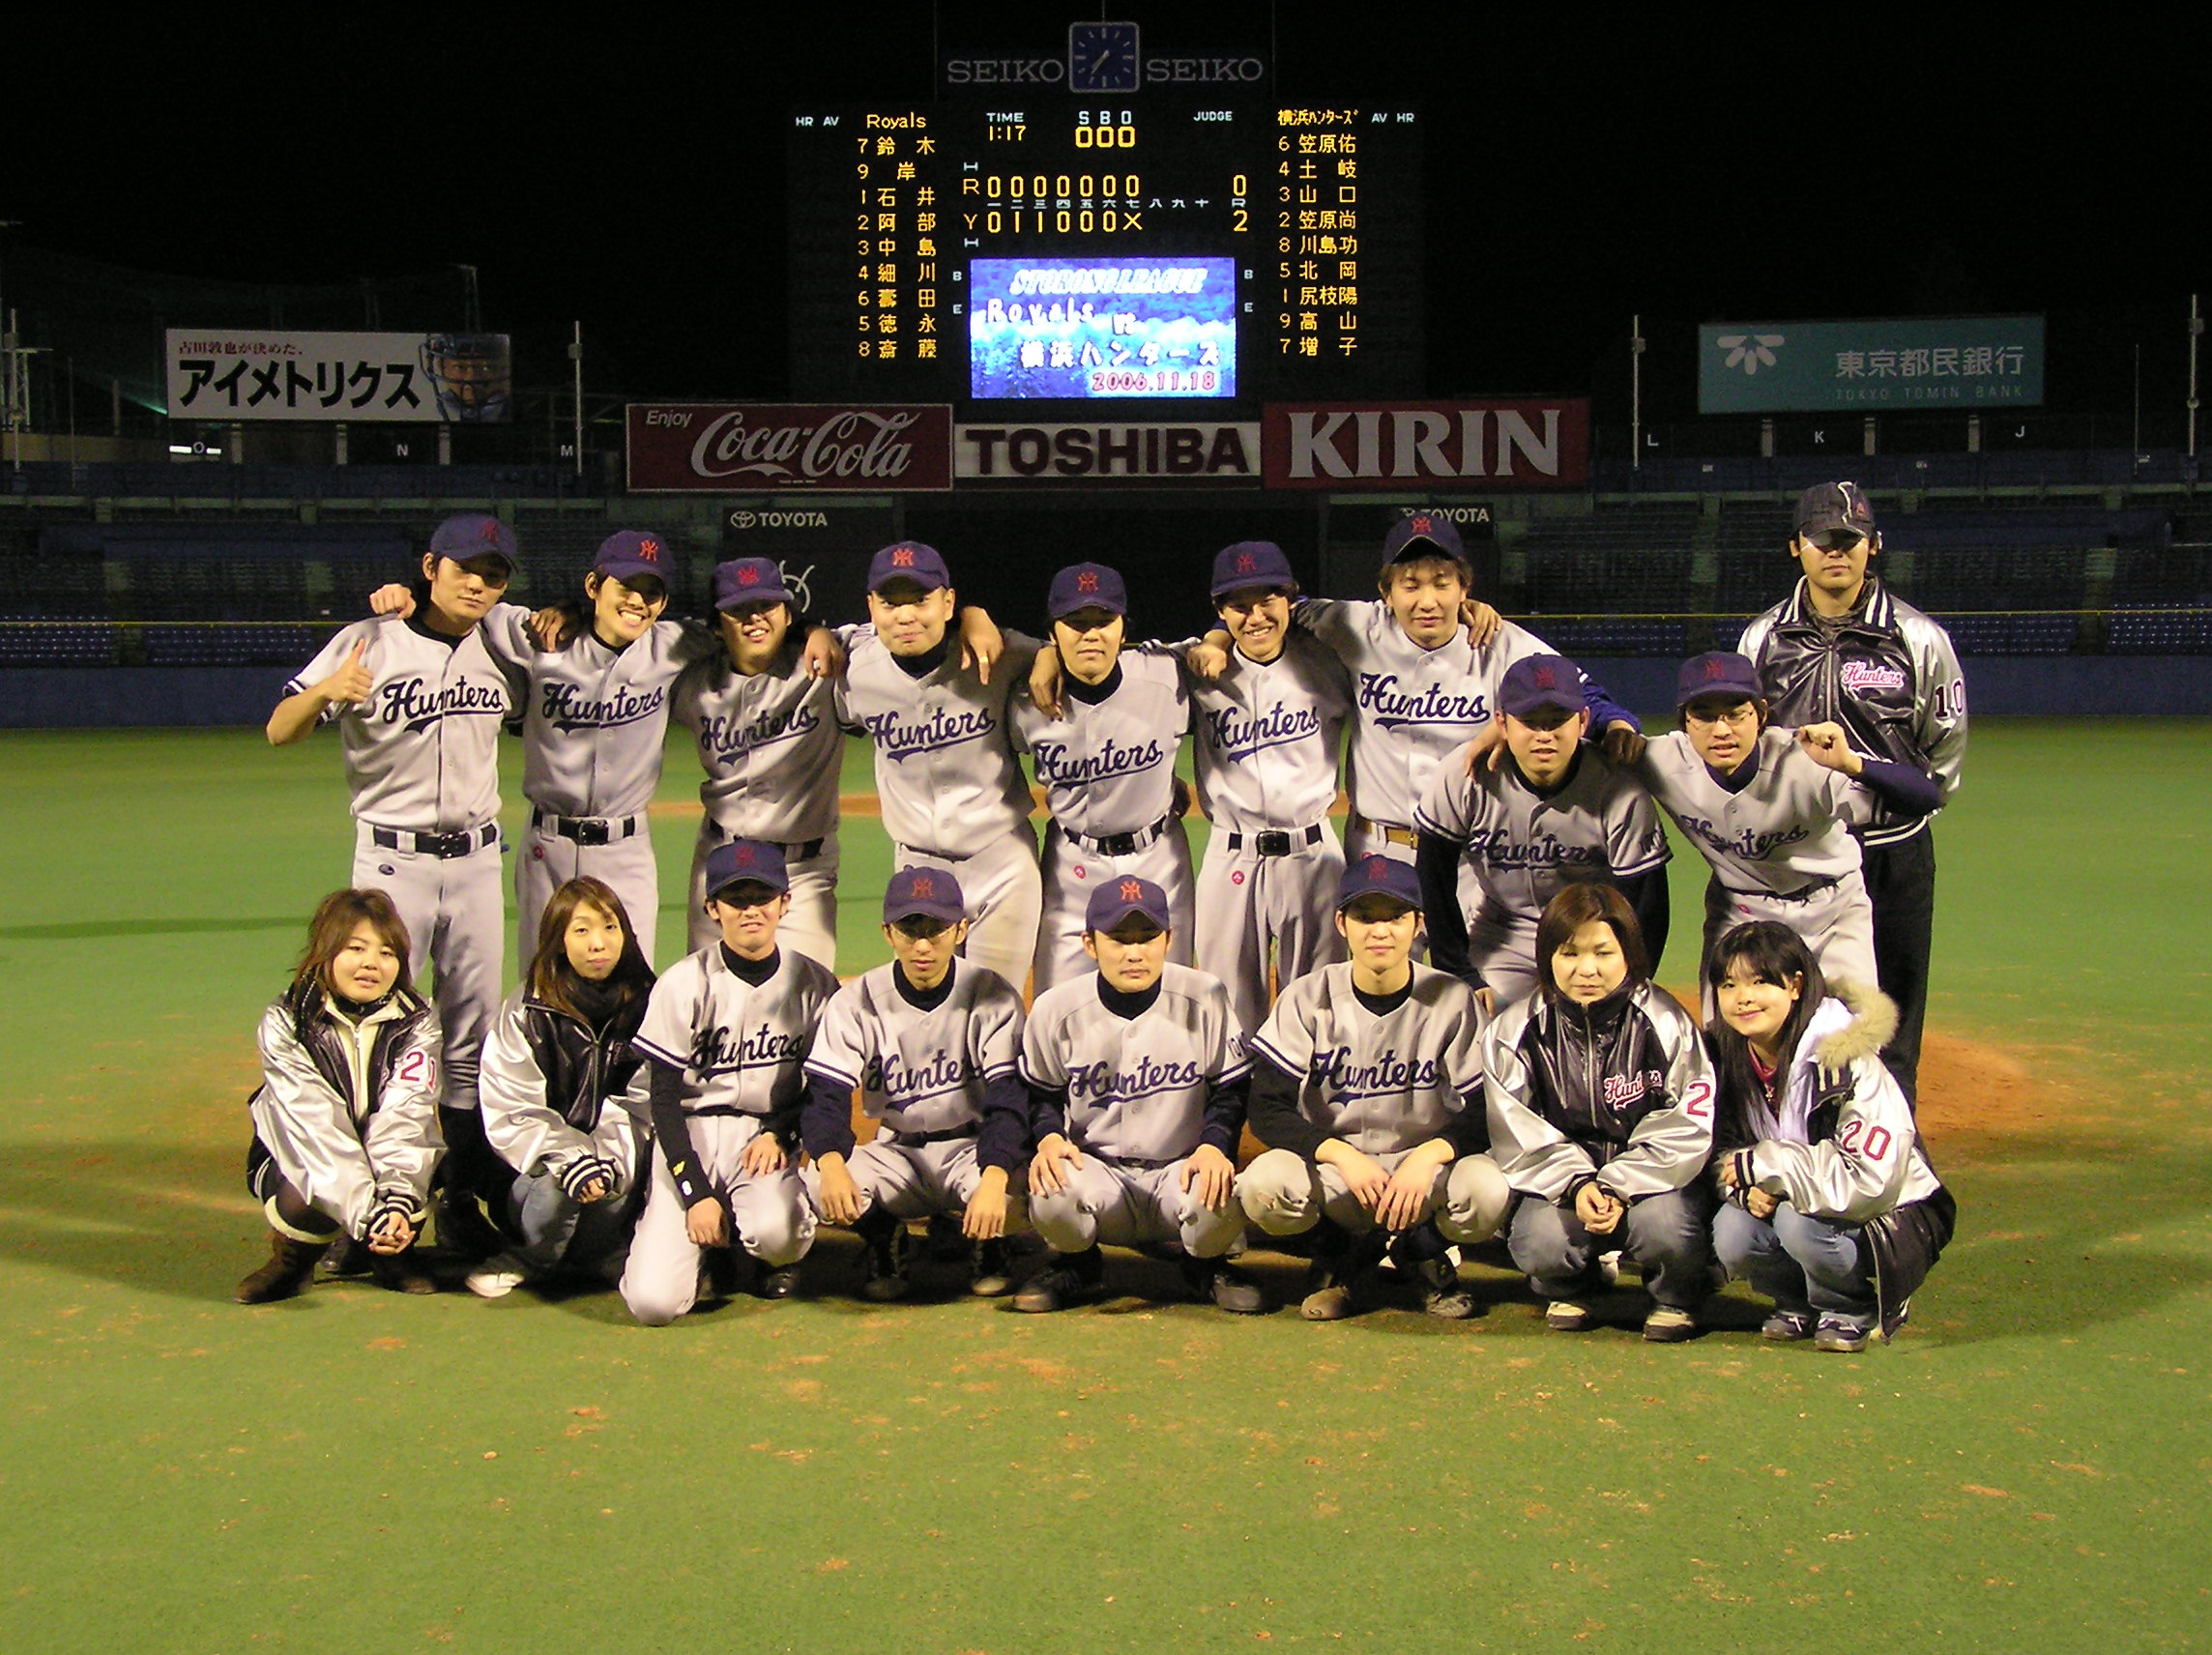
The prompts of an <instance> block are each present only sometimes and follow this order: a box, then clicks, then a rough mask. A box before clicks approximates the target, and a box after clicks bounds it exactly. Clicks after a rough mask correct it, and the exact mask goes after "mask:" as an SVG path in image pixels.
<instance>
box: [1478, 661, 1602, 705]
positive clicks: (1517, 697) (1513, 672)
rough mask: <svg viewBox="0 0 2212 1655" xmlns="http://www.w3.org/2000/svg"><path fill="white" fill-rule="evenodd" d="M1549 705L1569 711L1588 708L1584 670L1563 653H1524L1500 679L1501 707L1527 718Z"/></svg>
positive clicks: (1499, 701)
mask: <svg viewBox="0 0 2212 1655" xmlns="http://www.w3.org/2000/svg"><path fill="white" fill-rule="evenodd" d="M1547 707H1555V708H1557V709H1558V710H1559V711H1561V712H1567V713H1574V712H1587V711H1589V697H1588V696H1587V695H1586V694H1584V692H1583V675H1582V670H1581V669H1580V668H1579V667H1577V666H1576V665H1575V663H1574V662H1572V661H1570V660H1568V659H1567V657H1566V656H1564V655H1524V656H1522V657H1521V659H1519V660H1517V661H1515V662H1514V663H1513V664H1512V665H1511V666H1509V667H1507V668H1506V669H1505V677H1504V678H1503V679H1502V680H1500V681H1499V685H1498V710H1499V711H1500V712H1510V713H1511V714H1512V715H1513V716H1514V717H1516V718H1526V717H1528V714H1529V713H1531V712H1539V711H1543V710H1544V709H1545V708H1547Z"/></svg>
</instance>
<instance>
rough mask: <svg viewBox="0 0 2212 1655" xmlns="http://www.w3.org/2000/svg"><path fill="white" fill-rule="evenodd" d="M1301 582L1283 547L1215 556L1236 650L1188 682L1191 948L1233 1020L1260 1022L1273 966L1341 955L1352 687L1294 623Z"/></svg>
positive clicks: (1312, 964) (1248, 1024)
mask: <svg viewBox="0 0 2212 1655" xmlns="http://www.w3.org/2000/svg"><path fill="white" fill-rule="evenodd" d="M1297 590H1298V583H1297V579H1296V577H1295V575H1293V574H1292V573H1291V564H1290V560H1289V559H1288V558H1286V557H1284V556H1283V553H1282V548H1281V547H1279V546H1276V545H1273V544H1271V543H1269V542H1268V541H1266V540H1240V541H1238V542H1237V544H1236V545H1233V546H1229V547H1227V548H1225V549H1224V550H1223V551H1222V552H1221V553H1220V555H1219V556H1217V557H1216V558H1215V559H1214V560H1213V603H1214V608H1215V610H1216V612H1217V613H1219V615H1220V616H1221V619H1222V621H1223V622H1224V623H1225V624H1227V626H1228V628H1229V634H1230V637H1231V639H1232V641H1233V643H1234V645H1235V648H1234V649H1233V650H1232V651H1231V652H1230V656H1229V664H1228V666H1227V667H1226V668H1225V669H1224V670H1223V671H1222V673H1221V674H1220V676H1219V677H1218V678H1216V679H1214V680H1212V681H1211V682H1200V683H1197V684H1195V685H1194V686H1193V690H1192V699H1193V700H1194V702H1195V703H1196V705H1197V711H1198V720H1197V728H1198V755H1197V758H1198V763H1197V775H1198V797H1199V802H1200V804H1201V805H1202V806H1203V807H1204V808H1205V811H1206V814H1207V816H1208V819H1209V820H1210V821H1211V822H1212V824H1213V831H1212V834H1211V835H1210V836H1209V837H1208V840H1207V843H1206V857H1205V860H1204V861H1203V862H1201V864H1200V865H1199V872H1198V904H1197V905H1198V936H1197V938H1196V939H1195V943H1196V946H1195V948H1194V950H1193V959H1194V960H1195V962H1196V964H1197V966H1198V969H1199V970H1200V971H1202V972H1205V973H1207V974H1208V976H1214V977H1219V978H1220V979H1221V981H1222V983H1223V984H1224V986H1226V987H1227V988H1228V990H1229V1001H1230V1004H1231V1005H1232V1006H1233V1007H1235V1009H1236V1012H1237V1027H1238V1028H1240V1029H1257V1028H1259V1027H1260V1025H1261V1024H1263V1023H1265V1022H1266V1019H1267V1007H1268V1003H1269V998H1270V997H1269V994H1268V974H1269V973H1268V968H1269V965H1270V956H1271V963H1272V965H1273V968H1274V975H1275V979H1276V980H1277V981H1278V982H1280V983H1281V984H1282V985H1283V986H1285V987H1286V988H1287V987H1288V986H1289V985H1290V984H1291V983H1293V982H1295V980H1296V979H1298V978H1299V977H1302V976H1304V975H1306V973H1309V972H1313V971H1316V970H1318V969H1320V968H1321V967H1323V966H1325V965H1327V964H1328V963H1329V962H1330V961H1332V960H1335V959H1338V958H1340V957H1341V950H1342V947H1343V939H1342V938H1341V937H1340V935H1339V934H1338V932H1337V929H1336V926H1335V923H1334V917H1333V915H1332V914H1331V912H1330V906H1329V894H1330V892H1331V891H1332V890H1334V889H1335V887H1336V884H1337V881H1338V880H1339V879H1340V878H1341V877H1342V875H1343V872H1344V849H1343V846H1342V845H1341V844H1339V843H1338V841H1337V837H1336V828H1335V827H1334V826H1333V825H1332V824H1331V823H1330V822H1329V820H1328V813H1329V811H1330V810H1331V809H1332V808H1333V807H1334V806H1335V804H1336V772H1337V752H1338V750H1339V748H1340V746H1341V744H1342V742H1343V738H1344V721H1345V718H1346V716H1347V715H1348V714H1349V713H1350V711H1351V709H1352V689H1351V684H1350V682H1349V681H1348V680H1347V679H1346V677H1345V672H1344V668H1343V666H1342V664H1341V663H1339V662H1338V661H1337V659H1336V658H1335V657H1334V656H1333V655H1331V654H1330V653H1328V651H1327V650H1326V649H1325V648H1324V647H1323V646H1322V645H1321V644H1320V643H1318V642H1316V641H1315V640H1314V639H1313V638H1311V637H1309V636H1307V635H1306V634H1305V633H1302V632H1295V631H1293V630H1292V627H1291V600H1292V599H1293V598H1294V597H1295V595H1296V594H1297Z"/></svg>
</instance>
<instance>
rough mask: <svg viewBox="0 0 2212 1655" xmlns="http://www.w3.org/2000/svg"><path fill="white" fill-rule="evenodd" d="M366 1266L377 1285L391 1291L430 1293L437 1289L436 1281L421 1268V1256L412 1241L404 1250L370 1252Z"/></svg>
mask: <svg viewBox="0 0 2212 1655" xmlns="http://www.w3.org/2000/svg"><path fill="white" fill-rule="evenodd" d="M368 1268H369V1273H370V1274H371V1275H373V1276H375V1278H376V1285H377V1286H378V1287H380V1288H390V1289H391V1290H392V1291H393V1292H404V1293H431V1292H437V1291H438V1284H437V1282H436V1281H434V1280H433V1279H432V1278H431V1276H430V1273H429V1272H428V1271H427V1270H425V1269H423V1268H422V1257H421V1256H420V1255H419V1254H418V1253H417V1252H416V1251H415V1247H414V1244H413V1243H412V1242H410V1243H409V1244H408V1246H407V1248H406V1250H405V1251H404V1252H399V1253H371V1254H370V1255H369V1256H368Z"/></svg>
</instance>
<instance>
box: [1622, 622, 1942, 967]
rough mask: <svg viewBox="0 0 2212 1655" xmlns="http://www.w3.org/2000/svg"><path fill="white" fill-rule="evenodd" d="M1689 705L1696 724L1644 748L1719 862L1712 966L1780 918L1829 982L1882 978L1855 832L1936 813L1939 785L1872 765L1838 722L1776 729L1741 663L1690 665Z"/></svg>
mask: <svg viewBox="0 0 2212 1655" xmlns="http://www.w3.org/2000/svg"><path fill="white" fill-rule="evenodd" d="M1675 705H1676V706H1677V707H1678V708H1679V709H1680V710H1681V714H1682V728H1681V729H1679V730H1677V731H1674V733H1672V734H1670V735H1666V736H1662V737H1660V738H1659V739H1658V740H1655V741H1653V742H1652V743H1651V744H1650V745H1649V746H1648V747H1646V748H1645V749H1644V758H1643V761H1642V774H1643V776H1644V782H1645V784H1646V785H1647V786H1649V788H1650V789H1651V793H1652V797H1653V798H1657V799H1658V801H1659V803H1660V804H1661V806H1663V807H1664V808H1665V810H1666V812H1667V814H1668V815H1670V816H1672V817H1673V818H1674V823H1675V826H1676V827H1680V828H1681V829H1682V831H1683V833H1684V834H1685V835H1686V836H1687V837H1688V838H1689V840H1690V842H1691V843H1692V844H1694V845H1696V846H1697V847H1698V849H1699V850H1700V851H1702V852H1703V853H1704V857H1705V860H1706V861H1708V862H1710V863H1711V864H1712V869H1713V875H1712V880H1711V882H1710V883H1709V884H1708V885H1707V886H1705V933H1704V942H1703V948H1702V949H1701V951H1700V954H1699V958H1700V960H1701V961H1702V962H1709V961H1710V960H1711V958H1712V951H1713V944H1714V943H1715V942H1717V941H1719V939H1720V934H1721V933H1722V932H1723V931H1724V930H1726V929H1728V928H1729V927H1730V926H1732V925H1741V924H1743V923H1745V922H1746V921H1748V920H1753V919H1774V920H1779V921H1780V922H1781V923H1783V924H1785V925H1787V926H1789V927H1790V929H1791V930H1792V931H1794V932H1796V933H1797V934H1798V935H1799V936H1800V937H1802V938H1804V939H1805V941H1806V944H1808V945H1809V946H1810V947H1811V948H1812V950H1813V954H1814V957H1815V958H1816V959H1818V960H1819V962H1820V970H1821V972H1822V973H1824V974H1825V975H1826V976H1827V978H1828V980H1829V981H1831V982H1849V983H1862V984H1863V983H1870V982H1872V981H1873V980H1874V975H1875V960H1874V923H1873V918H1872V915H1870V913H1869V911H1868V908H1867V897H1866V886H1865V884H1864V883H1863V882H1862V881H1861V879H1860V877H1859V845H1858V841H1857V840H1856V839H1853V838H1852V837H1851V835H1850V827H1851V826H1852V825H1853V824H1854V823H1859V822H1865V821H1868V820H1870V819H1871V818H1872V817H1873V815H1874V813H1875V810H1876V808H1877V805H1878V804H1879V803H1881V802H1885V801H1886V802H1887V803H1889V804H1892V805H1894V806H1896V807H1897V808H1898V810H1900V811H1901V812H1903V813H1906V814H1922V815H1924V814H1926V813H1927V812H1928V811H1931V810H1933V809H1935V808H1936V803H1937V801H1938V798H1939V795H1938V793H1937V791H1936V784H1935V782H1933V781H1932V780H1930V779H1929V778H1928V777H1927V776H1926V775H1924V774H1922V773H1921V772H1920V771H1918V770H1915V769H1911V768H1910V767H1909V766H1906V765H1899V764H1891V763H1889V762H1887V761H1884V760H1879V759H1864V758H1861V757H1860V756H1859V755H1858V754H1857V753H1855V752H1853V751H1852V750H1851V748H1850V745H1849V743H1848V740H1847V739H1846V737H1845V735H1844V732H1843V730H1842V728H1841V727H1840V726H1837V725H1834V724H1808V725H1806V726H1805V727H1804V728H1803V729H1801V730H1798V731H1796V732H1795V733H1794V734H1792V733H1791V732H1790V731H1788V730H1775V729H1770V728H1768V727H1767V723H1766V702H1765V700H1764V699H1763V697H1762V695H1761V690H1760V685H1759V676H1758V674H1757V673H1756V672H1755V671H1754V670H1753V668H1752V664H1751V662H1749V661H1748V660H1746V659H1744V657H1743V656H1741V655H1735V654H1729V653H1724V652H1721V651H1714V652H1712V653H1707V654H1703V655H1693V656H1691V657H1690V658H1689V659H1688V660H1686V661H1684V662H1683V663H1682V671H1681V675H1680V679H1679V682H1678V683H1677V686H1676V692H1675ZM1701 975H1702V973H1701Z"/></svg>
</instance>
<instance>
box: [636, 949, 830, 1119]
mask: <svg viewBox="0 0 2212 1655" xmlns="http://www.w3.org/2000/svg"><path fill="white" fill-rule="evenodd" d="M780 952H781V957H780V959H779V960H778V962H777V965H776V970H775V974H774V975H772V976H771V977H770V978H769V979H768V981H766V982H764V983H762V984H761V985H760V986H759V987H758V988H755V987H753V986H752V985H751V984H750V983H748V982H746V981H745V980H744V978H742V977H741V976H739V975H738V974H737V973H734V972H732V971H731V970H730V968H729V967H728V966H727V965H725V964H723V962H722V949H721V944H714V945H713V946H712V947H707V948H702V949H700V950H699V952H697V953H696V954H686V955H685V956H684V958H683V959H681V960H679V961H677V962H676V964H674V965H673V966H670V967H669V968H668V971H667V973H665V974H664V975H663V976H662V977H661V978H660V980H659V981H657V982H655V984H654V985H653V998H652V1000H651V1001H649V1002H647V1004H646V1008H645V1021H644V1023H643V1024H641V1025H640V1026H639V1028H638V1031H637V1036H636V1038H635V1039H634V1040H633V1041H632V1042H631V1044H632V1045H633V1046H635V1047H636V1049H637V1050H638V1051H640V1052H642V1053H644V1054H645V1055H646V1056H647V1057H649V1058H657V1059H658V1060H660V1061H662V1062H664V1063H668V1064H670V1065H672V1066H674V1067H676V1068H680V1069H682V1070H683V1071H684V1112H685V1113H686V1114H690V1115H696V1114H699V1113H701V1112H702V1111H706V1110H736V1111H737V1112H738V1113H739V1114H741V1115H754V1116H772V1115H785V1114H790V1113H792V1112H795V1111H797V1110H798V1108H799V1106H800V1103H801V1102H802V1101H803V1100H804V1097H805V1093H806V1081H805V1077H804V1076H803V1075H802V1074H801V1072H800V1069H801V1065H803V1064H804V1063H805V1061H806V1057H807V1053H808V1051H809V1050H810V1049H811V1048H812V1046H813V1044H814V1031H815V1026H816V1024H817V1023H818V1022H819V1021H820V1020H821V1016H822V1009H823V1007H824V1006H826V1005H827V1004H828V1003H829V999H830V997H831V996H832V995H834V994H836V992H837V978H836V977H835V975H834V974H832V973H830V972H829V970H828V969H827V968H826V967H823V966H820V965H817V964H816V963H815V962H814V961H812V960H810V959H808V958H807V957H806V956H805V955H804V954H800V953H794V952H793V951H792V950H791V949H789V948H785V949H782V950H781V951H780ZM647 1072H648V1071H646V1070H644V1069H641V1070H640V1071H639V1074H640V1077H641V1083H640V1084H641V1085H642V1084H644V1083H643V1081H642V1077H643V1076H644V1075H645V1074H646V1073H647ZM632 1096H633V1100H636V1099H639V1098H640V1097H641V1094H640V1093H639V1092H638V1091H637V1090H636V1089H633V1092H632ZM639 1107H640V1108H642V1102H640V1103H639Z"/></svg>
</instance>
